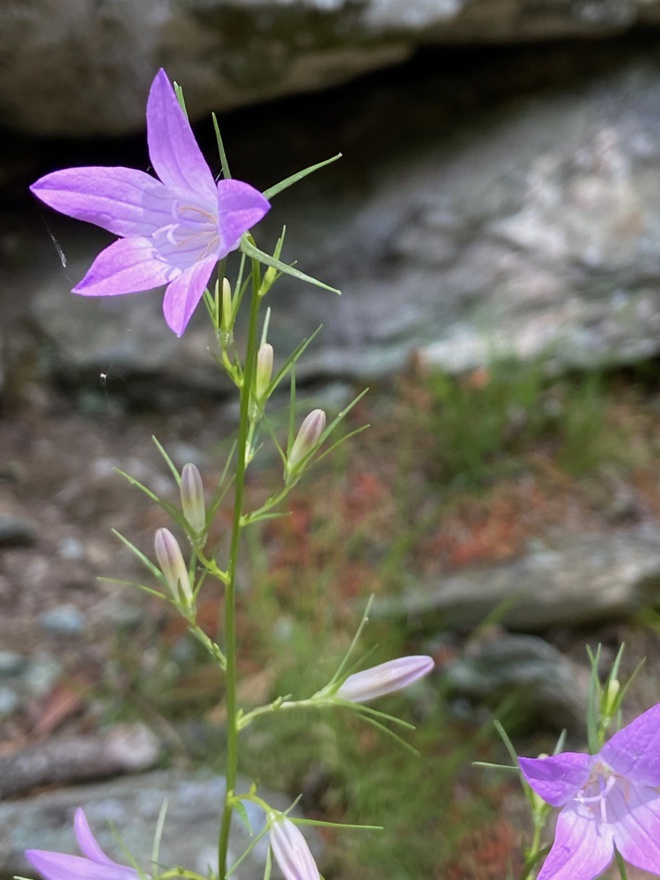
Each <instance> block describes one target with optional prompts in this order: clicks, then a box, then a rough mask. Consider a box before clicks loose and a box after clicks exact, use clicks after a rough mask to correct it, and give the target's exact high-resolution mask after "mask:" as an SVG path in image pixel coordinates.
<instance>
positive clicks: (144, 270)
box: [73, 238, 181, 296]
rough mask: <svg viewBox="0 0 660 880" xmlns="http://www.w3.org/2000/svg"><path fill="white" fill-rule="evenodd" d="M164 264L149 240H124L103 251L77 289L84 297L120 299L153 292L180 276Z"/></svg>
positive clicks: (121, 239) (75, 291)
mask: <svg viewBox="0 0 660 880" xmlns="http://www.w3.org/2000/svg"><path fill="white" fill-rule="evenodd" d="M180 274H181V270H179V269H176V268H175V269H173V268H172V266H171V265H169V264H168V263H166V262H164V261H163V260H162V259H161V258H160V257H159V256H158V252H157V251H156V250H155V248H154V245H153V242H152V241H151V239H149V238H120V239H119V241H116V242H114V244H111V245H110V246H109V247H107V248H105V250H103V251H101V253H100V254H99V255H98V257H97V258H96V259H95V260H94V262H93V263H92V265H91V267H90V269H89V271H88V272H87V274H86V275H85V277H84V278H83V279H82V281H80V282H79V283H78V284H77V285H76V286H75V287H74V288H73V292H74V293H80V294H82V295H83V296H120V295H121V294H124V293H137V292H138V291H141V290H151V289H152V288H154V287H160V286H161V285H163V284H167V283H168V282H169V281H171V280H172V276H173V275H180Z"/></svg>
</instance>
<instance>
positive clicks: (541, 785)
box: [519, 704, 660, 880]
mask: <svg viewBox="0 0 660 880" xmlns="http://www.w3.org/2000/svg"><path fill="white" fill-rule="evenodd" d="M519 762H520V769H521V770H522V773H523V776H524V778H525V779H526V781H527V782H528V783H529V785H530V786H531V788H532V789H533V790H534V791H535V792H536V793H537V794H538V795H539V796H540V797H541V798H543V800H544V801H546V802H547V803H549V804H551V805H552V806H553V807H560V808H561V811H560V813H559V815H558V816H557V828H556V831H555V840H554V843H553V845H552V849H551V850H550V852H549V854H548V856H547V858H546V860H545V863H544V864H543V867H542V868H541V871H540V873H539V875H538V880H593V878H595V877H597V876H598V875H599V874H601V873H602V872H603V871H604V870H605V869H606V868H607V866H608V865H609V864H610V862H611V861H612V859H613V858H614V849H615V847H616V849H617V850H618V852H619V853H620V854H621V856H622V857H623V859H624V860H625V861H626V862H629V863H630V864H631V865H634V866H635V867H636V868H641V869H642V870H643V871H650V872H651V873H652V874H658V875H660V794H659V793H658V791H657V788H658V786H660V704H658V705H656V706H653V708H651V709H649V710H648V711H647V712H644V714H643V715H640V716H639V718H636V719H635V720H634V721H633V722H632V723H631V724H629V725H628V726H627V727H624V728H623V729H622V730H620V731H619V732H618V733H616V734H614V736H613V737H612V738H611V739H610V740H609V742H607V743H606V744H605V745H604V746H603V748H602V749H601V750H600V752H599V753H598V754H597V755H585V754H581V753H577V752H564V753H563V754H560V755H552V756H550V757H546V758H520V759H519Z"/></svg>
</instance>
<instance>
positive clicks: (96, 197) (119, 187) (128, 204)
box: [30, 166, 172, 236]
mask: <svg viewBox="0 0 660 880" xmlns="http://www.w3.org/2000/svg"><path fill="white" fill-rule="evenodd" d="M30 189H31V191H32V192H33V193H34V194H35V196H37V197H38V198H40V199H41V201H42V202H45V204H47V205H48V206H49V207H51V208H54V209H55V210H56V211H59V212H60V213H62V214H66V215H67V216H68V217H75V219H76V220H84V221H85V222H86V223H94V224H95V225H96V226H100V227H101V228H102V229H107V230H108V232H112V233H114V234H115V235H121V236H127V235H153V234H154V233H155V232H156V231H157V230H158V229H160V228H161V227H163V226H165V225H166V224H167V223H169V222H171V209H170V202H171V200H172V197H171V195H170V194H169V191H168V189H167V187H165V186H164V185H163V184H162V183H161V182H160V181H159V180H156V178H155V177H152V176H151V175H150V174H145V172H144V171H137V170H136V169H134V168H122V167H116V168H102V167H93V166H92V167H89V168H65V169H64V170H63V171H53V173H52V174H47V175H46V176H45V177H42V178H41V179H40V180H38V181H37V182H36V183H33V184H32V186H31V187H30Z"/></svg>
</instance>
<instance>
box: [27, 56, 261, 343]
mask: <svg viewBox="0 0 660 880" xmlns="http://www.w3.org/2000/svg"><path fill="white" fill-rule="evenodd" d="M147 140H148V145H149V156H150V158H151V163H152V165H153V167H154V170H155V172H156V174H157V175H158V178H159V179H156V178H155V177H152V176H151V175H150V174H147V173H145V172H144V171H138V170H136V169H133V168H123V167H98V166H97V167H88V168H67V169H65V170H63V171H54V172H53V173H52V174H47V175H46V176H45V177H42V178H41V179H40V180H38V181H37V182H36V183H34V184H32V186H31V187H30V189H31V190H32V192H33V193H34V194H35V195H36V196H37V197H38V198H39V199H41V201H43V202H45V203H46V204H47V205H49V206H50V207H51V208H54V209H55V210H57V211H60V212H61V213H62V214H67V215H68V216H69V217H75V218H76V219H77V220H84V221H86V222H88V223H94V224H96V226H101V227H102V228H103V229H107V230H108V231H109V232H112V233H113V234H114V235H117V236H119V241H116V242H114V243H113V244H111V245H110V246H109V247H107V248H106V249H105V250H103V251H101V253H100V254H99V255H98V257H97V258H96V260H95V261H94V263H93V264H92V266H91V268H90V269H89V271H88V272H87V274H86V275H85V277H84V278H83V279H82V281H80V282H79V283H78V284H77V285H76V287H74V288H73V292H74V293H79V294H82V295H83V296H117V295H120V294H126V293H138V292H140V291H145V290H151V289H153V288H155V287H160V286H162V285H167V289H166V291H165V298H164V301H163V313H164V315H165V320H166V321H167V324H168V326H169V327H170V328H171V329H172V330H173V331H174V333H176V334H177V336H180V335H181V334H182V333H183V331H184V330H185V328H186V326H187V324H188V321H189V320H190V318H191V316H192V314H193V312H194V310H195V308H196V306H197V304H198V303H199V301H200V299H201V298H202V296H203V294H204V290H205V289H206V286H207V285H208V282H209V279H210V277H211V273H212V271H213V269H214V267H215V266H216V264H217V262H218V260H221V259H222V258H223V257H225V256H226V255H227V254H228V253H229V252H230V251H233V250H235V249H236V248H237V247H238V245H239V244H240V240H241V236H242V235H243V234H244V233H245V232H247V230H248V229H250V228H251V227H252V226H254V225H255V224H256V223H258V222H259V221H260V220H261V218H262V217H263V216H264V215H265V214H266V212H267V211H268V210H269V209H270V203H269V202H268V200H267V199H266V198H264V196H263V195H262V194H261V193H260V192H259V191H258V190H256V189H254V188H253V187H252V186H250V185H249V184H247V183H242V182H241V181H238V180H220V181H218V183H217V184H216V182H215V180H214V178H213V174H212V173H211V170H210V168H209V166H208V165H207V163H206V161H205V160H204V157H203V156H202V153H201V151H200V149H199V146H198V145H197V142H196V140H195V136H194V135H193V132H192V129H191V128H190V124H189V122H188V119H187V118H186V115H185V113H184V112H183V110H182V109H181V106H180V105H179V102H178V100H177V98H176V95H175V94H174V89H173V88H172V85H171V84H170V81H169V80H168V78H167V75H166V73H165V71H164V70H160V71H159V72H158V73H157V75H156V78H155V79H154V81H153V84H152V86H151V91H150V92H149V98H148V101H147Z"/></svg>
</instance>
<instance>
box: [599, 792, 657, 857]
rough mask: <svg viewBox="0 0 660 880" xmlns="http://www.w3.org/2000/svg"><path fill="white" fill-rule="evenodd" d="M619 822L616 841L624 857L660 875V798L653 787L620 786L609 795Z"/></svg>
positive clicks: (611, 805)
mask: <svg viewBox="0 0 660 880" xmlns="http://www.w3.org/2000/svg"><path fill="white" fill-rule="evenodd" d="M608 807H611V810H612V815H613V817H614V821H615V822H616V823H617V828H616V834H615V838H614V842H615V843H616V848H617V849H618V850H619V852H620V853H621V855H622V856H623V858H624V859H625V860H626V861H627V862H630V864H631V865H634V866H635V867H636V868H641V869H642V870H643V871H651V873H653V874H660V798H659V797H658V793H657V792H656V791H655V790H654V789H653V788H645V787H643V786H631V785H629V786H626V787H625V788H624V787H623V786H618V787H617V789H616V790H615V791H613V792H612V794H611V795H610V797H609V798H608Z"/></svg>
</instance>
